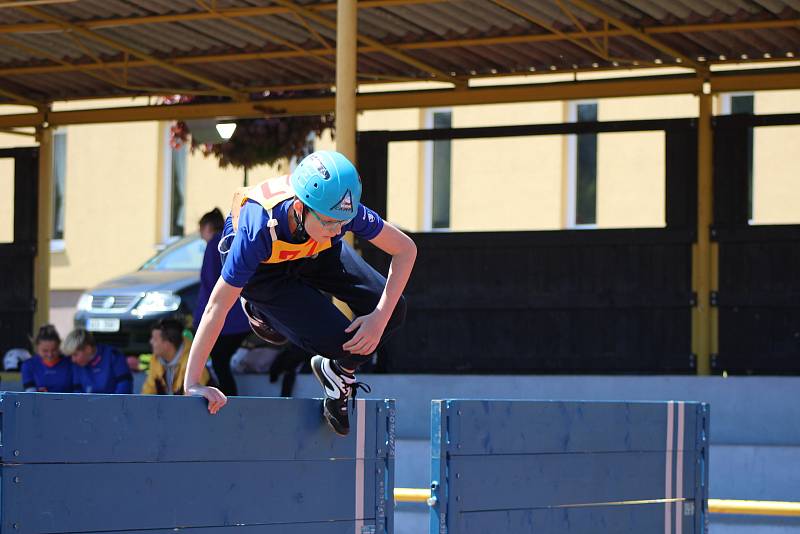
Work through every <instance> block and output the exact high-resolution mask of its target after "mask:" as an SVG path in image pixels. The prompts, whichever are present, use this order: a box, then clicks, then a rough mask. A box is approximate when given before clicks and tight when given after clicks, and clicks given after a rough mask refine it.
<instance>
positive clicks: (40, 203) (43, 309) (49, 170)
mask: <svg viewBox="0 0 800 534" xmlns="http://www.w3.org/2000/svg"><path fill="white" fill-rule="evenodd" d="M36 137H37V140H38V141H39V184H38V185H39V187H38V198H37V202H36V203H37V210H38V213H37V230H36V259H35V260H34V267H33V271H34V272H33V295H34V298H35V299H36V310H35V311H34V315H33V328H34V332H35V331H36V329H37V328H38V327H40V326H42V325H43V324H47V323H49V322H50V237H51V233H50V231H51V229H52V227H53V130H52V129H51V128H50V127H49V125H47V124H46V123H45V124H43V125H41V126H39V127H37V128H36Z"/></svg>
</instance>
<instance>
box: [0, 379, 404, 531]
mask: <svg viewBox="0 0 800 534" xmlns="http://www.w3.org/2000/svg"><path fill="white" fill-rule="evenodd" d="M0 417H2V425H1V426H0V429H1V430H2V435H1V436H0V444H1V446H0V454H1V455H2V457H1V458H2V468H1V469H2V471H1V472H0V476H1V477H2V489H1V493H0V497H1V498H2V508H0V514H1V515H0V519H1V520H2V532H3V533H6V532H8V533H26V532H31V533H33V532H36V533H48V534H56V533H66V532H71V533H80V532H92V533H99V532H112V531H113V532H137V531H147V532H148V533H151V534H152V533H157V532H174V531H175V530H174V529H190V530H189V531H191V532H198V533H200V534H206V533H212V532H220V533H227V532H232V531H233V530H234V529H242V530H241V531H242V532H265V533H270V534H271V533H273V532H274V533H276V534H277V533H279V532H286V533H291V534H306V533H308V534H310V533H324V534H329V533H330V534H338V533H348V534H350V533H356V534H365V533H370V534H372V533H376V534H381V533H385V534H391V532H392V530H393V518H392V512H393V498H392V494H393V491H394V401H389V400H386V401H377V400H360V399H359V400H357V401H356V405H355V411H354V412H353V413H352V414H351V433H350V435H349V436H347V437H346V438H342V437H339V436H336V435H335V434H333V432H331V431H330V430H329V429H328V428H327V426H326V425H325V424H324V422H323V420H322V414H321V403H320V401H319V400H313V399H267V398H247V397H234V398H231V399H229V401H228V405H227V406H226V407H225V408H224V409H223V410H222V411H220V412H219V413H218V414H217V415H213V416H212V415H210V414H209V413H208V411H207V409H206V403H205V401H204V400H203V399H199V398H191V397H159V396H139V395H83V394H74V395H70V394H48V393H3V394H1V395H0ZM245 527H246V528H245ZM238 531H239V530H237V532H238Z"/></svg>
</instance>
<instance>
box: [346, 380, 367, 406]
mask: <svg viewBox="0 0 800 534" xmlns="http://www.w3.org/2000/svg"><path fill="white" fill-rule="evenodd" d="M344 386H345V388H347V396H348V397H350V409H352V410H355V408H356V394H358V390H359V389H360V390H361V391H363V392H364V393H371V392H372V388H371V387H369V384H366V383H364V382H356V381H353V382H345V384H344ZM342 409H344V410H346V409H347V402H345V403H344V404H342Z"/></svg>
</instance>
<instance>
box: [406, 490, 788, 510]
mask: <svg viewBox="0 0 800 534" xmlns="http://www.w3.org/2000/svg"><path fill="white" fill-rule="evenodd" d="M430 496H431V491H430V490H428V489H424V488H395V489H394V500H395V502H418V503H427V502H428V499H429V498H430ZM643 502H644V501H626V503H609V504H642V503H643ZM647 502H651V501H647ZM708 511H709V512H710V513H712V514H736V515H771V516H782V517H800V502H784V501H740V500H730V499H709V500H708Z"/></svg>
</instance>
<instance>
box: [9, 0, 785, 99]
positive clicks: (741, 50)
mask: <svg viewBox="0 0 800 534" xmlns="http://www.w3.org/2000/svg"><path fill="white" fill-rule="evenodd" d="M204 6H205V7H204ZM562 6H564V7H562ZM295 7H296V8H297V9H295ZM304 10H311V12H312V13H313V14H314V16H309V15H308V12H307V11H304ZM598 10H599V11H598ZM50 17H55V18H56V20H50ZM315 17H322V19H321V20H320V21H318V20H315ZM335 19H336V11H335V2H330V1H328V2H321V1H315V0H295V2H294V4H288V6H287V3H286V2H277V1H268V0H143V1H137V2H129V1H123V0H81V1H76V2H63V0H60V1H58V2H54V3H52V4H44V5H37V6H28V7H16V8H12V7H4V8H0V89H2V90H4V92H5V93H9V92H10V93H16V94H18V95H20V96H23V97H25V98H33V99H37V100H42V101H50V100H53V99H63V98H69V99H74V98H90V97H98V96H107V95H115V94H142V93H147V92H151V93H155V94H157V93H158V92H159V90H160V89H159V88H163V89H164V90H165V91H169V92H173V91H175V90H180V89H183V90H186V91H208V92H217V93H219V92H221V90H220V88H219V86H220V85H225V86H228V87H231V88H233V89H235V90H237V91H244V92H246V91H247V90H248V88H253V89H256V88H258V89H260V90H263V88H265V87H269V86H271V85H278V86H287V85H308V84H329V85H330V84H333V83H334V82H335V54H334V50H333V48H334V47H335V40H336V31H335V28H331V27H329V26H330V25H331V24H333V23H335ZM622 23H624V24H625V25H629V26H630V27H632V28H635V29H636V30H637V31H639V32H641V33H640V34H636V33H635V32H631V31H625V30H624V29H622V28H621V27H620V26H621V25H622ZM69 25H79V26H80V28H82V29H85V30H89V31H91V32H92V34H93V35H94V36H98V38H92V36H88V35H82V34H80V32H79V31H74V28H70V27H69ZM686 25H694V27H691V28H687V27H685V26H686ZM606 27H608V30H609V33H608V34H607V35H606V36H605V37H606V38H604V31H605V30H604V28H606ZM584 30H586V31H588V32H590V36H591V38H589V36H587V35H585V34H583V32H584ZM359 31H360V34H361V35H362V36H364V37H367V38H370V39H373V40H375V41H378V42H379V43H381V45H382V46H385V47H388V48H389V49H391V50H390V51H387V50H385V49H380V47H372V46H367V45H365V44H364V43H363V42H361V43H360V52H359V63H358V70H359V75H360V76H361V77H362V79H363V80H364V81H370V80H376V81H377V80H382V81H386V79H387V77H388V78H396V79H420V80H428V79H439V80H441V78H436V77H434V76H432V74H431V72H433V71H436V70H438V71H443V72H444V73H446V74H450V75H452V76H455V77H456V79H457V80H458V81H459V82H463V81H465V80H466V79H467V78H470V77H474V76H481V75H496V74H503V73H505V74H518V73H526V74H527V73H530V72H547V71H548V70H552V69H557V70H559V71H562V70H569V69H574V70H576V71H582V70H592V69H596V68H613V67H614V66H618V67H619V68H625V67H628V66H630V65H632V64H640V65H647V64H653V63H657V64H661V65H663V66H665V67H669V66H675V65H677V64H678V62H677V61H676V55H679V56H683V57H684V58H686V59H688V60H689V61H693V62H697V63H698V64H702V65H709V64H713V63H725V62H734V61H736V62H740V61H743V60H747V61H753V60H760V59H763V58H772V59H776V58H787V57H789V58H791V57H797V56H800V0H757V1H750V0H562V1H561V2H556V1H555V0H427V1H426V0H362V1H361V2H359ZM644 34H646V37H643V36H642V35H644ZM102 38H106V39H108V40H110V41H108V40H104V39H102ZM510 38H513V40H512V39H510ZM320 39H322V42H321V41H320ZM650 39H654V40H655V41H652V40H650ZM606 43H607V44H606ZM126 49H127V52H126ZM130 49H135V51H137V52H140V53H143V54H146V55H148V56H150V57H149V58H147V57H145V58H142V57H136V56H137V55H140V54H135V53H134V54H131V53H128V52H130ZM398 53H399V55H398ZM252 54H256V56H253V55H252ZM156 60H166V61H169V62H171V64H172V65H174V66H175V67H177V68H179V69H182V70H180V71H176V70H174V69H173V70H168V69H165V68H164V66H159V65H157V64H155V62H156ZM98 62H100V63H102V65H100V66H98V65H97V63H98ZM682 65H683V66H686V63H685V62H684V63H682ZM198 75H199V76H200V77H201V78H202V79H198ZM215 86H216V87H215ZM145 88H146V89H147V90H144V89H145ZM10 101H12V99H11V98H10V97H7V96H4V97H0V102H10Z"/></svg>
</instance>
